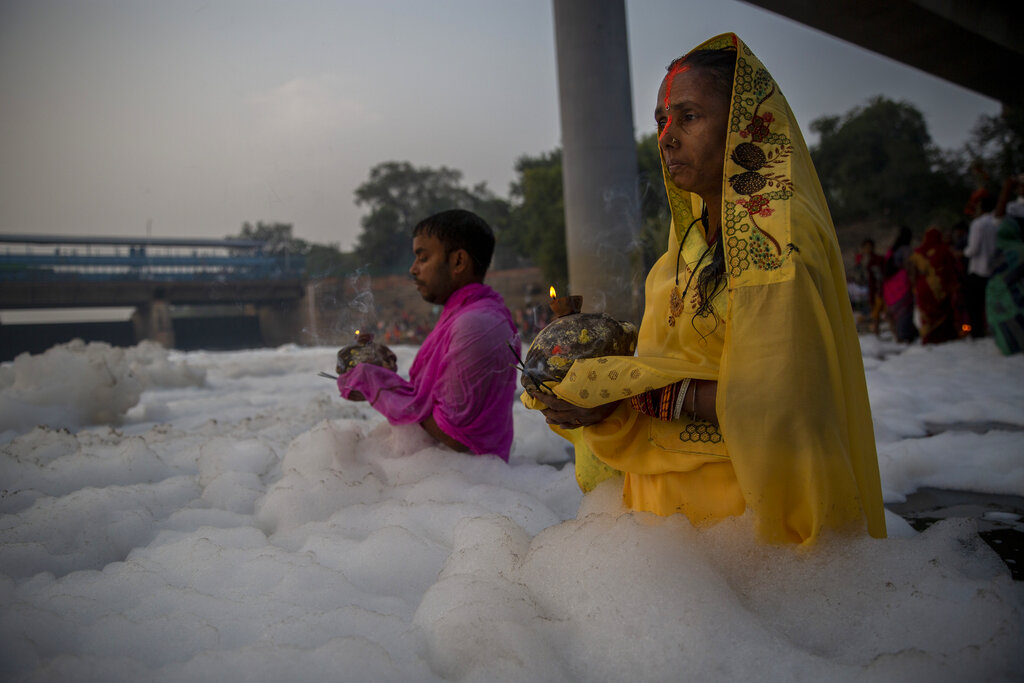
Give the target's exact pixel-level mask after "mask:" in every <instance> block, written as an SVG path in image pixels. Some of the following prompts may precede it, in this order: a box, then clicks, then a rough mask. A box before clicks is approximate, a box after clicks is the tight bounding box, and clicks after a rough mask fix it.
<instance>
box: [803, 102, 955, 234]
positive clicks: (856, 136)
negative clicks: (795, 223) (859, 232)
mask: <svg viewBox="0 0 1024 683" xmlns="http://www.w3.org/2000/svg"><path fill="white" fill-rule="evenodd" d="M811 129H812V130H813V131H815V132H816V133H818V135H819V136H820V138H819V142H818V144H817V145H815V146H814V147H812V148H811V157H812V158H813V160H814V165H815V168H816V169H817V171H818V177H819V179H820V180H821V184H822V188H823V190H824V191H825V196H826V197H827V199H828V203H829V208H830V209H831V211H832V216H833V218H834V219H835V221H836V222H837V223H849V222H854V221H860V220H865V219H868V218H885V219H887V220H889V221H890V222H892V223H905V224H908V225H910V226H911V227H914V228H919V227H922V226H923V225H924V224H925V223H927V222H928V221H930V220H933V219H935V218H936V217H938V216H941V215H943V214H947V215H948V214H950V213H954V214H955V212H956V211H957V209H958V207H962V205H963V197H962V189H963V188H962V187H960V188H958V187H953V186H951V183H955V182H956V179H955V178H951V177H950V175H949V174H948V173H947V172H946V171H947V168H946V164H945V160H944V157H943V156H942V154H941V152H940V151H939V150H938V149H937V148H936V147H935V146H934V145H933V144H932V139H931V135H930V134H929V133H928V127H927V125H926V124H925V121H924V117H923V116H922V115H921V112H920V111H918V110H917V109H916V108H915V107H913V106H912V105H910V104H907V103H905V102H894V101H892V100H889V99H886V98H884V97H875V98H873V99H871V100H869V101H868V103H867V104H866V105H865V106H863V107H857V108H855V109H853V110H851V111H850V112H849V113H847V114H846V115H845V116H842V117H840V116H825V117H821V118H819V119H816V120H814V121H812V122H811Z"/></svg>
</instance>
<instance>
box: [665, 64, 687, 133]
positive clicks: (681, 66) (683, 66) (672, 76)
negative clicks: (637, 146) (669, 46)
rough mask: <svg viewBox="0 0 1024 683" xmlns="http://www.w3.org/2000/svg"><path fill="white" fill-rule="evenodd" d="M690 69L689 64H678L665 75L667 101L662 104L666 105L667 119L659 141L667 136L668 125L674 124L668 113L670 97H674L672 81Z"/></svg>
mask: <svg viewBox="0 0 1024 683" xmlns="http://www.w3.org/2000/svg"><path fill="white" fill-rule="evenodd" d="M689 70H690V65H689V64H677V65H676V66H674V67H672V70H671V71H669V72H668V75H667V76H665V101H664V102H663V103H662V104H663V105H664V107H665V114H666V119H665V127H664V128H662V129H661V134H660V135H659V136H658V142H661V140H662V138H664V137H665V133H666V132H668V127H669V126H671V125H672V115H671V114H669V113H668V112H669V106H668V102H669V99H670V98H671V97H672V81H673V80H675V77H676V76H678V75H679V74H681V73H683V72H685V71H689Z"/></svg>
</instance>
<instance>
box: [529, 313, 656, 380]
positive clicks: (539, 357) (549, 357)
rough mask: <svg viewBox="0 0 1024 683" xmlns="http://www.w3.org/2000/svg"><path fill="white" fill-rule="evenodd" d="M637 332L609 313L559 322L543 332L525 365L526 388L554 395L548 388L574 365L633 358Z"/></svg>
mask: <svg viewBox="0 0 1024 683" xmlns="http://www.w3.org/2000/svg"><path fill="white" fill-rule="evenodd" d="M636 340H637V328H636V326H635V325H633V324H632V323H628V322H624V321H621V320H616V319H615V318H612V317H611V316H610V315H607V314H606V313H570V314H567V315H563V316H561V317H559V318H555V319H554V320H553V321H552V322H551V323H550V324H549V325H548V326H547V327H545V328H544V329H543V330H541V331H540V332H539V333H538V334H537V336H536V338H534V340H533V343H532V344H530V349H529V350H528V351H527V353H526V358H525V360H524V361H523V376H522V379H521V383H522V385H523V387H524V388H526V389H528V390H533V391H541V392H544V393H548V394H550V393H552V392H551V389H550V387H549V386H545V385H546V384H551V385H553V384H558V383H559V382H561V381H562V379H563V378H564V377H565V375H566V373H568V372H569V368H570V367H571V366H572V364H573V361H576V360H579V359H581V358H597V357H600V356H632V355H633V352H634V351H635V350H636Z"/></svg>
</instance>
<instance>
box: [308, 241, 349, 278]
mask: <svg viewBox="0 0 1024 683" xmlns="http://www.w3.org/2000/svg"><path fill="white" fill-rule="evenodd" d="M358 265H359V264H358V260H357V258H356V256H355V254H353V253H352V252H343V251H341V249H340V248H339V247H338V245H337V244H335V243H331V244H311V245H309V251H308V252H307V254H306V276H307V277H311V278H322V277H340V276H343V275H348V274H350V273H352V272H354V271H355V270H356V269H357V268H358Z"/></svg>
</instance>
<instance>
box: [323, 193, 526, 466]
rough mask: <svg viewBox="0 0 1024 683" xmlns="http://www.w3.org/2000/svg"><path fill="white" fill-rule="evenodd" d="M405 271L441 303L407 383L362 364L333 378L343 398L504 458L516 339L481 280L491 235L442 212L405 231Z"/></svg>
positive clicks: (460, 215) (458, 213) (478, 221)
mask: <svg viewBox="0 0 1024 683" xmlns="http://www.w3.org/2000/svg"><path fill="white" fill-rule="evenodd" d="M412 248H413V253H414V254H415V259H414V260H413V264H412V267H411V268H409V274H410V275H411V276H412V278H413V280H414V281H415V283H416V289H417V290H419V293H420V296H422V297H423V298H424V299H425V300H426V301H429V302H430V303H434V304H443V305H444V311H443V312H442V313H441V318H440V319H439V320H438V321H437V326H436V327H434V329H433V331H431V333H430V334H429V335H427V338H426V340H424V342H423V345H422V346H421V347H420V350H419V353H417V354H416V360H414V361H413V364H412V367H411V368H410V369H409V381H408V382H407V381H405V380H404V379H402V378H401V377H399V376H398V375H397V374H395V373H394V372H392V371H391V370H388V369H386V368H382V367H378V366H376V365H369V364H365V363H364V364H360V365H357V366H356V367H355V368H353V369H352V370H349V371H348V372H346V373H345V374H344V375H342V376H341V377H339V378H338V389H339V390H340V391H341V395H342V396H343V397H344V398H347V399H351V400H364V397H365V400H369V401H370V404H371V405H372V406H373V407H374V408H375V409H376V410H377V411H379V412H380V413H381V414H382V415H384V417H386V418H387V419H388V422H390V423H391V424H411V423H413V422H416V423H419V424H420V425H421V426H422V427H423V429H425V430H426V431H427V432H428V433H429V434H430V435H431V436H433V437H434V438H435V439H437V440H438V441H440V442H441V443H443V444H446V445H447V446H449V447H451V448H453V449H455V450H456V451H460V452H470V453H474V454H476V455H484V454H494V455H497V456H498V457H500V458H501V459H502V460H505V461H508V454H509V449H510V448H511V446H512V401H513V400H514V397H515V394H516V371H515V367H514V366H513V360H514V358H515V356H514V354H513V353H512V351H511V350H510V349H509V344H511V345H512V346H513V347H514V348H515V349H518V348H519V335H518V333H517V332H516V326H515V324H514V323H513V322H512V316H511V315H510V314H509V312H508V309H507V308H506V307H505V302H504V301H503V300H502V298H501V295H500V294H498V293H497V292H495V291H494V290H493V289H491V288H490V287H488V286H487V285H485V284H484V283H483V280H484V275H485V274H486V273H487V268H488V266H489V265H490V263H491V256H492V254H493V253H494V234H493V233H492V232H491V228H490V226H489V225H487V223H486V222H485V221H484V220H483V219H482V218H480V217H479V216H477V215H476V214H474V213H472V212H470V211H463V210H461V209H454V210H451V211H442V212H441V213H438V214H435V215H433V216H431V217H429V218H426V219H424V220H423V221H421V222H420V223H419V224H418V225H417V226H416V227H415V229H414V230H413V239H412Z"/></svg>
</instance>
